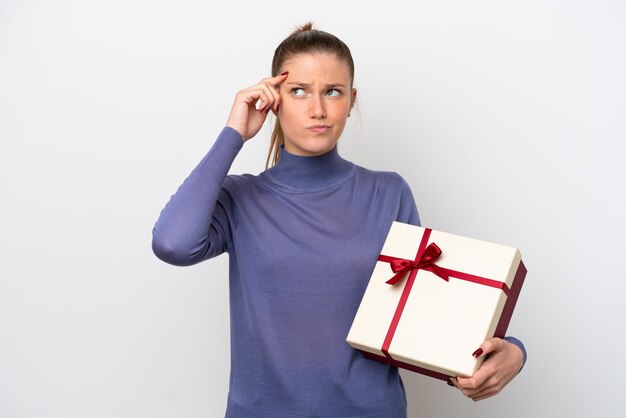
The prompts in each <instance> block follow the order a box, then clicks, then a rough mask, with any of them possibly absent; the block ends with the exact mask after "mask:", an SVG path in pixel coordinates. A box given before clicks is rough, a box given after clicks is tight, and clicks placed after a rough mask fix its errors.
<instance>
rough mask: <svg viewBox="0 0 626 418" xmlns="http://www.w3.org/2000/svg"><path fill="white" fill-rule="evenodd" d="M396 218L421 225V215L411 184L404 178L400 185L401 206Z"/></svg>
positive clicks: (399, 220)
mask: <svg viewBox="0 0 626 418" xmlns="http://www.w3.org/2000/svg"><path fill="white" fill-rule="evenodd" d="M396 220H397V221H398V222H404V223H407V224H411V225H417V226H420V217H419V214H418V212H417V206H416V205H415V199H414V198H413V193H412V192H411V187H409V184H408V183H407V182H406V180H404V179H402V184H401V186H400V208H399V210H398V218H397V219H396Z"/></svg>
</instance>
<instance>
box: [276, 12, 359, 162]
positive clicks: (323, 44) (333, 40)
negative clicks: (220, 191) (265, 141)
mask: <svg viewBox="0 0 626 418" xmlns="http://www.w3.org/2000/svg"><path fill="white" fill-rule="evenodd" d="M311 52H324V53H332V54H335V55H336V56H337V58H339V59H341V60H344V61H345V62H346V64H347V65H348V70H349V72H350V84H351V87H352V82H353V81H354V61H353V60H352V54H351V53H350V48H348V46H347V45H346V44H345V43H343V41H341V39H339V38H337V37H336V36H335V35H332V34H330V33H328V32H324V31H321V30H318V29H313V23H312V22H307V23H305V24H304V25H302V26H300V27H298V28H297V29H296V30H295V31H294V32H292V33H291V35H289V36H288V37H287V38H285V40H283V41H282V42H281V43H280V45H278V47H277V48H276V51H274V58H273V59H272V77H276V76H277V75H278V74H279V71H280V70H281V68H282V66H283V64H284V63H285V61H287V60H288V59H289V58H291V57H293V56H295V55H297V54H303V53H311ZM284 143H285V135H284V134H283V130H282V128H281V126H280V121H279V120H278V118H276V123H275V125H274V130H273V131H272V136H271V137H270V148H269V151H268V153H267V160H266V161H265V168H268V167H270V166H272V165H274V164H276V163H277V162H278V160H279V159H280V147H281V145H284ZM270 160H271V164H270Z"/></svg>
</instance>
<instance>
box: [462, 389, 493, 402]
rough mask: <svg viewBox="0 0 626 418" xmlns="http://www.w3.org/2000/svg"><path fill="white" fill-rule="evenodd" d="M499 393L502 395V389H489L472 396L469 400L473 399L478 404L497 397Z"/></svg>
mask: <svg viewBox="0 0 626 418" xmlns="http://www.w3.org/2000/svg"><path fill="white" fill-rule="evenodd" d="M498 393H500V389H499V388H498V387H489V388H485V389H483V390H481V391H480V392H476V393H474V394H472V395H470V396H469V398H471V399H472V400H473V401H474V402H477V401H482V400H483V399H487V398H490V397H492V396H495V395H497V394H498Z"/></svg>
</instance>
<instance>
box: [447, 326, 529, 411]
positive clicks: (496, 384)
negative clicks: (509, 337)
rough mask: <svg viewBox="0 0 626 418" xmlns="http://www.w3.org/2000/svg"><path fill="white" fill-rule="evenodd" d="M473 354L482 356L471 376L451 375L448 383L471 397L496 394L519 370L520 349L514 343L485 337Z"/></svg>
mask: <svg viewBox="0 0 626 418" xmlns="http://www.w3.org/2000/svg"><path fill="white" fill-rule="evenodd" d="M475 353H476V354H475V357H477V358H480V357H486V359H485V361H484V362H483V363H482V364H481V366H480V368H479V369H478V370H477V371H476V373H474V375H473V376H472V377H456V378H455V377H451V378H450V383H451V384H452V385H454V386H456V387H457V388H458V389H459V390H460V391H461V392H463V394H464V395H465V396H467V397H468V398H471V399H472V400H473V401H480V400H483V399H487V398H489V397H491V396H494V395H497V394H498V393H499V392H500V391H501V390H502V389H503V388H504V387H505V386H506V385H507V384H508V383H509V382H510V381H511V380H513V378H514V377H515V376H516V375H517V373H519V371H520V369H521V368H522V365H523V364H524V353H522V350H521V349H520V348H519V347H518V346H517V345H515V344H512V343H510V342H508V341H506V340H503V339H501V338H491V339H489V340H487V341H485V342H484V343H483V344H482V345H481V346H480V348H479V349H478V350H476V352H475Z"/></svg>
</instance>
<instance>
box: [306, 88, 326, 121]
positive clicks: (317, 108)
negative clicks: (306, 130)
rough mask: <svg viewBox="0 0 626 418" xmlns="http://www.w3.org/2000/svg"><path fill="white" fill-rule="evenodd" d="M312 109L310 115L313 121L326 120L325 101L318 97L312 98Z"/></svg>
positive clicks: (313, 96)
mask: <svg viewBox="0 0 626 418" xmlns="http://www.w3.org/2000/svg"><path fill="white" fill-rule="evenodd" d="M310 103H311V107H310V109H309V113H310V116H311V118H312V119H324V118H326V107H325V105H324V100H323V99H322V98H321V97H320V96H318V95H316V94H315V95H312V96H311V102H310Z"/></svg>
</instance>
